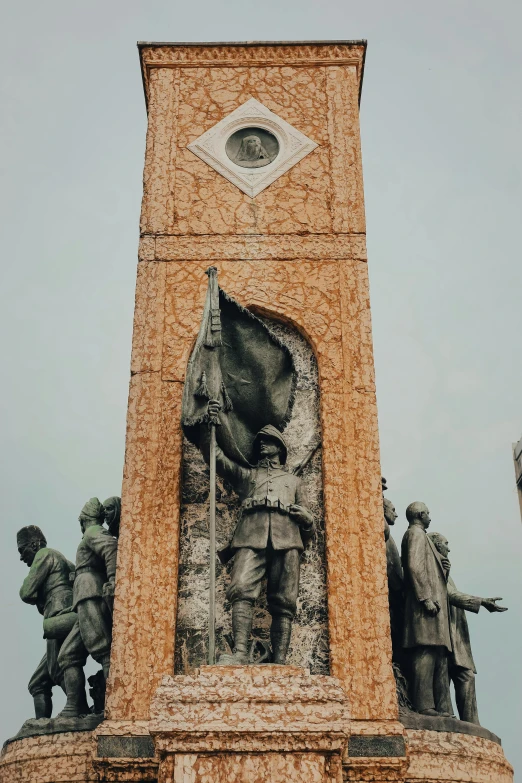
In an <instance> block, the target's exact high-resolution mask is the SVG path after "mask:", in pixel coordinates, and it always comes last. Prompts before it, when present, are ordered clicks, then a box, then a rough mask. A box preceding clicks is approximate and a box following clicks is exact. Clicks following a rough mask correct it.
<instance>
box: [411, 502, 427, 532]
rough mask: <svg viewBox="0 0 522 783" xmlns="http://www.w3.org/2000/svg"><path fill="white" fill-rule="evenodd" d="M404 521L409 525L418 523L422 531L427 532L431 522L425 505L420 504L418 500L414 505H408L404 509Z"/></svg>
mask: <svg viewBox="0 0 522 783" xmlns="http://www.w3.org/2000/svg"><path fill="white" fill-rule="evenodd" d="M406 519H407V520H408V522H409V523H410V525H413V524H415V523H420V524H421V525H422V526H423V528H424V530H427V529H428V528H429V526H430V522H431V519H430V512H429V511H428V506H427V505H426V504H425V503H420V502H419V501H418V500H416V501H415V503H410V505H409V506H408V508H407V509H406Z"/></svg>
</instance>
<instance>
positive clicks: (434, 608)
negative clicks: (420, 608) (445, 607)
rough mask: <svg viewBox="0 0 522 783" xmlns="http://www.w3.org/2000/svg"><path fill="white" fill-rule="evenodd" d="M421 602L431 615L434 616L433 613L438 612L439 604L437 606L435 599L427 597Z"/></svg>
mask: <svg viewBox="0 0 522 783" xmlns="http://www.w3.org/2000/svg"><path fill="white" fill-rule="evenodd" d="M423 603H424V608H425V609H426V611H427V612H428V614H429V615H431V617H435V615H436V614H438V613H439V611H440V606H438V605H437V604H436V603H435V601H432V600H431V598H427V599H426V600H425V601H424V602H423Z"/></svg>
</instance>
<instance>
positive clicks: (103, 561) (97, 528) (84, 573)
mask: <svg viewBox="0 0 522 783" xmlns="http://www.w3.org/2000/svg"><path fill="white" fill-rule="evenodd" d="M104 517H105V509H104V507H103V506H102V504H101V503H100V501H99V500H98V498H91V499H90V500H89V501H87V503H86V504H85V505H84V507H83V508H82V510H81V513H80V516H79V521H80V526H81V529H82V533H83V538H82V540H81V542H80V544H79V546H78V550H77V552H76V575H75V579H74V588H73V607H74V609H75V610H76V612H77V613H78V619H77V621H76V623H75V625H74V627H73V629H72V630H71V632H70V633H69V635H68V636H67V639H66V640H65V642H64V643H63V646H62V648H61V650H60V654H59V656H58V664H59V666H60V667H61V668H62V669H63V671H64V677H65V689H66V693H67V703H66V705H65V707H64V709H63V710H62V712H61V713H60V716H61V717H78V716H79V715H84V714H87V712H88V707H87V701H86V698H85V675H84V673H83V667H84V666H85V663H86V661H87V657H88V655H91V656H92V657H93V658H94V660H95V661H97V662H98V663H100V664H101V665H102V667H103V674H104V678H105V680H107V677H108V674H109V664H110V655H111V641H112V613H111V609H110V607H109V604H108V603H107V601H106V599H105V594H107V596H108V597H109V598H110V596H113V595H114V580H115V577H116V556H117V547H118V542H117V540H116V538H114V537H113V536H111V534H110V533H109V531H108V530H107V529H106V528H104V527H102V524H103V520H104ZM107 583H108V585H109V586H108V587H106V585H107Z"/></svg>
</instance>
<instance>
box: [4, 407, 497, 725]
mask: <svg viewBox="0 0 522 783" xmlns="http://www.w3.org/2000/svg"><path fill="white" fill-rule="evenodd" d="M209 408H211V409H212V411H213V412H215V414H216V415H217V416H219V413H220V405H219V403H217V402H216V401H211V402H210V403H209ZM206 432H207V431H206V428H204V427H203V428H202V438H201V441H200V447H201V449H202V452H203V455H204V457H205V458H206V459H207V460H208V443H207V440H208V437H207V435H206ZM254 445H255V451H257V460H256V466H255V467H252V468H249V469H247V468H244V467H241V466H239V465H236V464H235V463H234V462H233V461H232V460H230V459H228V458H227V457H226V456H225V454H224V453H223V452H222V451H221V449H219V447H218V448H217V470H218V473H220V474H221V475H222V476H224V477H226V478H227V479H228V480H229V481H231V483H232V484H233V485H234V486H235V489H236V491H237V492H238V494H239V495H240V497H241V501H242V506H241V513H240V516H239V520H238V524H237V527H236V530H235V533H234V536H233V538H232V541H231V543H230V544H229V546H228V547H226V548H225V550H223V551H221V552H220V553H219V554H220V557H221V559H222V560H224V561H226V560H227V559H229V558H231V557H234V561H235V562H234V567H233V570H232V575H231V583H230V586H229V589H228V593H227V596H228V599H229V601H230V603H231V604H232V625H233V634H234V647H233V650H232V653H231V654H224V655H222V656H221V658H220V661H219V662H220V663H221V664H232V665H237V664H240V665H241V664H246V663H248V662H249V656H248V649H249V640H250V635H251V630H252V613H253V607H254V604H255V602H256V600H257V598H258V597H259V594H260V590H261V584H262V580H263V578H264V577H265V576H267V577H268V605H269V611H270V613H271V615H272V629H271V642H272V661H273V662H274V663H279V664H284V663H285V662H286V657H287V653H288V648H289V644H290V636H291V630H292V621H293V618H294V615H295V611H296V604H297V597H298V585H299V570H300V569H299V562H300V555H301V552H302V551H303V549H304V546H305V545H306V541H307V539H308V538H309V537H310V535H312V533H313V517H312V515H311V513H310V511H309V510H308V504H307V500H306V493H305V488H304V485H303V482H302V480H301V479H300V478H298V477H297V476H295V475H293V474H292V473H291V472H290V471H289V470H288V469H287V468H286V465H285V463H286V455H287V446H286V443H285V440H284V437H283V435H282V433H281V432H280V431H278V430H277V429H276V428H275V427H272V426H270V427H268V426H267V427H265V428H263V429H262V430H261V431H260V432H259V433H258V435H257V437H256V439H255V444H254ZM386 489H387V487H386V484H385V480H384V479H383V492H384V490H386ZM383 506H384V538H385V541H386V560H387V573H388V595H389V609H390V625H391V640H392V660H393V668H394V672H395V676H396V681H397V693H398V698H399V704H400V706H401V707H402V708H403V709H404V708H408V709H410V710H413V711H415V712H417V713H419V714H421V715H425V716H429V717H442V718H451V717H454V715H453V708H452V703H451V696H450V682H453V684H454V688H455V699H456V704H457V709H458V712H459V716H460V719H461V720H463V721H467V722H469V723H474V724H479V718H478V711H477V700H476V695H475V673H476V670H475V664H474V661H473V657H472V654H471V646H470V639H469V631H468V625H467V621H466V614H465V613H466V612H467V611H468V612H475V613H476V612H478V611H479V609H480V607H481V606H483V607H485V609H487V610H488V611H489V612H503V611H505V607H501V606H498V605H497V603H496V602H497V601H499V600H501V599H500V598H479V597H477V596H473V595H468V594H467V593H462V592H460V591H459V590H458V589H457V587H456V585H455V583H454V582H453V579H452V578H451V576H450V561H449V559H448V554H449V551H450V550H449V545H448V541H447V539H446V538H445V537H444V536H442V535H441V534H439V533H428V532H427V531H428V528H429V525H430V522H431V520H430V514H429V511H428V508H427V507H426V505H425V504H424V503H419V502H416V503H411V504H410V505H409V506H408V508H407V509H406V518H407V520H408V525H409V527H408V529H407V531H406V533H405V534H404V537H403V540H402V547H401V554H399V551H398V549H397V546H396V544H395V542H394V540H393V538H392V536H391V535H390V526H391V525H394V524H395V521H396V519H397V514H396V512H395V508H394V506H393V504H392V503H391V501H390V500H388V499H387V498H384V497H383ZM120 509H121V501H120V498H119V497H111V498H108V499H107V500H106V501H104V503H100V501H99V500H98V499H97V498H91V499H90V500H89V501H88V502H87V503H86V504H85V505H84V507H83V508H82V510H81V513H80V516H79V522H80V526H81V531H82V539H81V541H80V544H79V546H78V550H77V553H76V563H75V564H73V563H71V562H70V561H69V560H67V558H66V557H64V555H62V554H61V553H60V552H58V551H57V550H55V549H51V548H50V547H48V546H47V541H46V539H45V536H44V534H43V533H42V531H41V530H40V528H38V527H36V526H35V525H29V526H28V527H23V528H22V529H21V530H20V531H19V532H18V534H17V544H18V551H19V553H20V559H21V560H22V561H23V562H25V563H26V564H27V565H28V566H29V574H28V575H27V577H26V578H25V580H24V582H23V585H22V587H21V590H20V597H21V599H22V601H24V602H25V603H28V604H34V605H35V606H36V607H37V609H38V611H39V612H40V614H42V615H43V632H44V633H43V635H44V639H45V640H46V652H45V655H44V656H43V658H42V660H41V661H40V663H39V665H38V667H37V669H36V671H35V672H34V674H33V676H32V677H31V680H30V682H29V691H30V693H31V695H32V697H33V699H34V707H35V716H36V720H40V719H50V718H51V715H52V689H53V687H54V686H56V685H57V686H59V687H61V688H62V689H63V690H64V692H65V694H66V697H67V701H66V705H65V707H64V709H63V710H62V711H61V713H60V714H59V715H58V716H57V719H58V720H59V719H65V720H67V719H70V718H73V719H78V718H81V717H82V716H85V715H88V714H89V713H92V712H97V713H98V712H99V713H102V712H103V707H104V695H105V683H106V680H107V677H108V674H109V664H110V650H111V640H112V608H113V601H114V583H115V577H116V557H117V547H118V535H119V524H120ZM89 655H90V656H91V657H92V658H93V659H94V660H95V661H97V662H98V663H99V664H100V665H101V669H100V670H99V672H98V673H97V674H96V675H93V676H92V677H90V678H89V681H90V684H91V691H90V693H91V696H92V697H93V700H94V706H93V707H91V708H89V706H88V704H87V698H86V693H85V674H84V666H85V663H86V661H87V658H88V656H89Z"/></svg>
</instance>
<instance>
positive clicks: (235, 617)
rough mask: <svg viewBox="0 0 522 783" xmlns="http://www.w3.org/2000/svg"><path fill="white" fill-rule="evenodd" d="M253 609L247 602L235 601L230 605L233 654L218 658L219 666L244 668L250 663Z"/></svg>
mask: <svg viewBox="0 0 522 783" xmlns="http://www.w3.org/2000/svg"><path fill="white" fill-rule="evenodd" d="M253 615H254V607H253V606H252V604H251V603H250V602H249V601H236V602H235V603H234V604H232V634H233V636H234V652H233V653H232V655H228V654H226V653H224V654H223V655H220V656H219V660H218V664H219V665H220V666H237V665H240V666H244V665H246V664H247V663H249V662H250V656H249V647H248V643H249V641H250V634H251V633H252V618H253Z"/></svg>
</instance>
